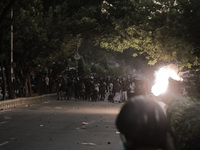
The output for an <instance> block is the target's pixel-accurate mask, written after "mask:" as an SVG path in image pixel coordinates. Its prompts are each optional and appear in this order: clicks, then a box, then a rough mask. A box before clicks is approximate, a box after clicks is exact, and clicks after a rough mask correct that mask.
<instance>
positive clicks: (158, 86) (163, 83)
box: [151, 67, 182, 96]
mask: <svg viewBox="0 0 200 150" xmlns="http://www.w3.org/2000/svg"><path fill="white" fill-rule="evenodd" d="M170 77H171V78H172V79H174V80H177V81H181V80H182V78H181V77H179V75H178V74H177V73H176V71H175V70H174V69H170V67H162V68H160V69H159V70H158V71H157V72H156V73H155V84H154V85H153V86H152V88H151V92H152V93H153V94H154V95H155V96H159V95H161V94H164V93H165V92H166V91H167V88H168V84H169V78H170Z"/></svg>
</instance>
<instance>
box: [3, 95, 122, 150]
mask: <svg viewBox="0 0 200 150" xmlns="http://www.w3.org/2000/svg"><path fill="white" fill-rule="evenodd" d="M48 96H50V95H48ZM50 97H51V96H50ZM52 97H53V95H52ZM52 97H51V98H47V97H46V98H45V100H44V99H43V100H44V101H40V103H32V104H29V105H21V106H17V107H11V108H9V109H3V110H1V111H0V135H1V136H0V150H13V149H15V150H27V149H29V150H55V149H57V150H113V149H115V150H120V149H122V148H121V146H120V138H119V132H118V131H117V129H116V127H115V119H116V116H117V114H118V113H119V111H120V108H121V106H122V105H123V103H111V102H109V101H97V102H91V101H83V100H77V99H72V100H63V101H60V100H57V99H56V98H54V99H53V98H52Z"/></svg>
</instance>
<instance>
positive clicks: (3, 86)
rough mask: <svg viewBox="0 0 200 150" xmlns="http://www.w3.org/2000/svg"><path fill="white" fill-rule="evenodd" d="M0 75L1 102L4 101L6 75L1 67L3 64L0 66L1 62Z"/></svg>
mask: <svg viewBox="0 0 200 150" xmlns="http://www.w3.org/2000/svg"><path fill="white" fill-rule="evenodd" d="M0 65H1V75H2V81H3V82H2V84H1V89H2V95H3V97H2V100H5V99H6V75H5V72H4V67H3V64H2V61H1V64H0Z"/></svg>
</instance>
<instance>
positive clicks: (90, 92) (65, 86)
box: [56, 76, 147, 102]
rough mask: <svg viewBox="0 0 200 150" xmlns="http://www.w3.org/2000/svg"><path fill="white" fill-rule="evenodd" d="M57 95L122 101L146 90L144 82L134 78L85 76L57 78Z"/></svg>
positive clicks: (60, 97) (60, 98) (90, 99)
mask: <svg viewBox="0 0 200 150" xmlns="http://www.w3.org/2000/svg"><path fill="white" fill-rule="evenodd" d="M56 83H57V95H58V99H59V100H64V99H66V100H70V99H71V98H72V97H74V98H76V99H81V100H89V101H104V100H105V99H108V100H109V101H111V102H124V101H127V100H128V98H130V97H133V96H134V95H140V94H144V93H145V92H147V89H145V88H146V86H145V85H144V82H142V81H139V80H136V79H135V78H116V77H113V78H111V77H106V78H105V77H93V76H91V77H87V78H81V77H76V78H70V77H63V76H59V77H58V78H57V81H56Z"/></svg>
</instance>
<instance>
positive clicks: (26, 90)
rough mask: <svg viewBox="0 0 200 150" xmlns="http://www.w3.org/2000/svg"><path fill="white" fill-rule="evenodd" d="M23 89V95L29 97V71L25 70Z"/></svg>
mask: <svg viewBox="0 0 200 150" xmlns="http://www.w3.org/2000/svg"><path fill="white" fill-rule="evenodd" d="M24 90H25V97H29V96H31V95H32V92H31V81H30V71H28V70H27V71H26V74H25V77H24Z"/></svg>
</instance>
